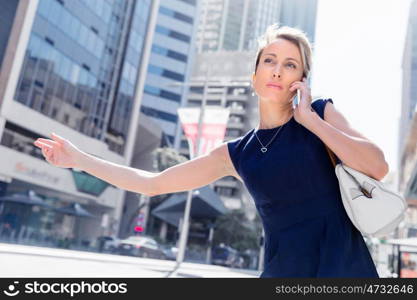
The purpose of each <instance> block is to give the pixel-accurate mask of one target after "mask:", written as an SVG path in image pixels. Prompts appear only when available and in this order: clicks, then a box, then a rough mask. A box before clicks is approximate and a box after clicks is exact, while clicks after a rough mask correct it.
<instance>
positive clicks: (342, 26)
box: [311, 0, 411, 172]
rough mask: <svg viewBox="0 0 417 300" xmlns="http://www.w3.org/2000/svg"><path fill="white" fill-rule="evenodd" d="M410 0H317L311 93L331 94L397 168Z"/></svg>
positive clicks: (356, 126) (392, 167) (350, 121)
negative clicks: (404, 52) (403, 62)
mask: <svg viewBox="0 0 417 300" xmlns="http://www.w3.org/2000/svg"><path fill="white" fill-rule="evenodd" d="M410 4H411V0H318V12H317V20H316V33H315V35H316V36H315V43H314V45H313V52H314V54H313V70H312V78H311V79H312V80H311V92H312V96H313V97H315V96H320V97H327V98H332V100H333V102H334V105H335V107H336V109H337V110H338V111H340V112H341V113H342V114H343V115H344V116H345V117H346V119H347V120H348V121H349V123H350V124H351V126H352V127H353V128H354V129H356V130H358V131H359V132H360V133H362V134H363V135H364V136H365V137H367V138H369V139H370V140H371V141H372V142H374V143H375V144H376V145H378V146H379V147H380V148H381V149H382V151H383V152H384V155H385V159H386V161H387V162H388V164H389V166H390V171H393V172H396V170H397V169H398V167H397V163H398V157H397V156H398V153H397V148H398V146H397V145H398V127H399V118H400V112H401V94H402V69H401V64H402V59H403V50H404V42H405V37H406V29H407V22H408V15H409V7H410Z"/></svg>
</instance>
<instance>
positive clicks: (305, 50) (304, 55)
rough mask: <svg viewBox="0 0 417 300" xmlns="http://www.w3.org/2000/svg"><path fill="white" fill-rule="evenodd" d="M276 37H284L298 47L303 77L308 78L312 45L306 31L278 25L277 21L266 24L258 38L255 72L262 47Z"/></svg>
mask: <svg viewBox="0 0 417 300" xmlns="http://www.w3.org/2000/svg"><path fill="white" fill-rule="evenodd" d="M277 39H285V40H287V41H289V42H291V43H293V44H294V45H295V46H297V47H298V49H299V50H300V53H301V60H302V63H303V77H306V78H308V76H309V75H310V71H311V65H312V55H313V50H312V45H311V43H310V41H309V40H308V37H307V35H306V33H304V32H303V31H302V30H300V29H298V28H293V27H289V26H282V27H279V25H278V23H275V24H272V25H270V26H268V28H267V29H266V31H265V33H264V34H263V35H262V36H261V37H260V38H259V39H258V50H257V52H256V64H255V73H256V70H257V69H258V65H259V60H260V57H261V55H262V51H263V50H264V48H265V47H266V46H267V45H269V44H270V43H272V42H274V41H276V40H277Z"/></svg>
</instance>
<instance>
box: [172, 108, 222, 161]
mask: <svg viewBox="0 0 417 300" xmlns="http://www.w3.org/2000/svg"><path fill="white" fill-rule="evenodd" d="M200 113H201V108H194V107H192V108H189V107H186V108H179V109H178V115H179V117H180V120H181V124H182V128H183V130H184V133H185V135H186V137H187V140H188V143H189V144H190V149H191V150H192V152H193V153H190V157H191V158H194V157H196V156H197V155H199V156H201V155H205V154H207V153H209V152H210V150H212V149H213V148H215V147H216V146H218V145H220V144H221V143H222V142H223V140H224V137H225V133H226V126H227V121H228V119H229V114H230V110H229V109H228V108H223V107H206V108H205V110H204V119H203V121H202V122H203V124H202V125H201V136H200V146H199V151H197V135H198V120H199V118H200Z"/></svg>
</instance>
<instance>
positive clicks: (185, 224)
mask: <svg viewBox="0 0 417 300" xmlns="http://www.w3.org/2000/svg"><path fill="white" fill-rule="evenodd" d="M208 78H209V69H208V70H207V73H206V77H205V80H204V88H203V97H202V103H201V110H200V114H199V120H198V130H197V138H196V150H195V151H194V148H193V145H192V144H191V143H189V144H188V146H189V151H190V160H191V159H194V158H196V157H198V156H199V155H201V153H200V152H201V151H200V148H201V147H200V143H201V134H202V127H203V120H204V112H205V108H206V103H207V94H208V84H209V80H208ZM212 82H213V83H215V84H219V85H221V86H224V87H228V86H242V85H244V84H242V82H224V81H223V82H222V81H212ZM247 85H248V86H249V83H247ZM169 86H201V83H196V82H194V83H178V84H170V85H169ZM197 194H198V191H193V190H189V191H188V194H187V200H186V205H185V211H184V217H183V218H182V219H181V222H180V224H179V227H180V237H179V243H178V253H177V258H176V267H175V270H174V271H173V272H171V274H170V276H173V275H174V274H175V273H176V272H177V271H178V269H179V267H180V265H181V263H182V262H183V261H184V256H185V249H186V245H187V238H188V231H189V219H190V211H191V201H192V197H193V195H197ZM212 234H213V233H212V230H211V235H212ZM208 255H209V254H208ZM207 260H208V258H206V261H207Z"/></svg>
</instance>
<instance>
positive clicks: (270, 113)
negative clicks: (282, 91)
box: [258, 101, 294, 129]
mask: <svg viewBox="0 0 417 300" xmlns="http://www.w3.org/2000/svg"><path fill="white" fill-rule="evenodd" d="M293 115H294V109H293V108H292V105H291V103H289V104H284V105H282V104H279V103H273V104H269V103H261V101H260V104H259V124H258V129H270V128H275V127H278V126H281V125H283V124H285V123H287V122H288V121H289V120H290V119H291V117H292V116H293Z"/></svg>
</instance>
